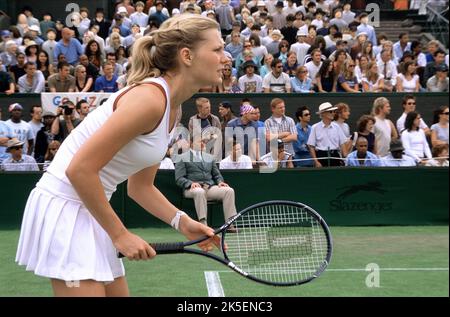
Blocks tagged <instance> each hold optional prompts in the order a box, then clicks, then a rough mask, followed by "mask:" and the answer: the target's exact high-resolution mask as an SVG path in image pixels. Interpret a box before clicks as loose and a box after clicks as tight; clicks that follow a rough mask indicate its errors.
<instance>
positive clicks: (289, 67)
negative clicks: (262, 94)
mask: <svg viewBox="0 0 450 317" xmlns="http://www.w3.org/2000/svg"><path fill="white" fill-rule="evenodd" d="M297 66H298V64H297V54H296V53H295V52H289V53H288V57H287V60H286V63H284V65H283V72H285V73H286V74H288V75H289V77H291V78H292V77H295V74H296V70H297Z"/></svg>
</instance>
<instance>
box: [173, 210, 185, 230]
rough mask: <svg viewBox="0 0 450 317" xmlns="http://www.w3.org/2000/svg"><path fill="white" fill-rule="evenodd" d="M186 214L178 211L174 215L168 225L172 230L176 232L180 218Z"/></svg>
mask: <svg viewBox="0 0 450 317" xmlns="http://www.w3.org/2000/svg"><path fill="white" fill-rule="evenodd" d="M185 214H186V213H185V212H184V211H181V210H178V211H177V213H176V214H175V217H173V218H172V221H171V222H170V225H171V226H172V228H174V229H176V230H178V227H179V225H180V217H181V216H183V215H185Z"/></svg>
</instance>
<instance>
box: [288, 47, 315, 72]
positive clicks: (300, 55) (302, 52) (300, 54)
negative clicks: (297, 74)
mask: <svg viewBox="0 0 450 317" xmlns="http://www.w3.org/2000/svg"><path fill="white" fill-rule="evenodd" d="M310 47H311V45H309V44H307V43H299V42H297V43H294V44H292V45H291V48H290V51H291V52H295V53H296V54H297V64H298V65H299V66H303V64H304V61H305V56H306V54H307V53H308V50H309V48H310Z"/></svg>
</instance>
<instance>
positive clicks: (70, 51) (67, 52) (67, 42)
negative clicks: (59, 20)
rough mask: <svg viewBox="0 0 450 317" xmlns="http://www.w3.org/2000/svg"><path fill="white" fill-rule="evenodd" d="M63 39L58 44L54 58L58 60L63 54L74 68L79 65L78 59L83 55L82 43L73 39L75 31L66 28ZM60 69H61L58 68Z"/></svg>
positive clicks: (62, 34)
mask: <svg viewBox="0 0 450 317" xmlns="http://www.w3.org/2000/svg"><path fill="white" fill-rule="evenodd" d="M61 36H62V39H61V40H60V41H59V42H58V43H57V44H56V47H55V50H54V52H53V57H54V58H55V59H58V55H59V54H61V53H63V54H64V56H65V57H66V59H67V63H69V64H70V65H72V66H74V65H75V64H76V63H78V58H79V57H80V55H81V54H83V48H82V46H81V44H80V42H79V41H78V40H77V39H75V38H73V31H72V30H71V29H69V28H67V27H65V28H64V29H63V30H62V32H61ZM58 69H59V68H58Z"/></svg>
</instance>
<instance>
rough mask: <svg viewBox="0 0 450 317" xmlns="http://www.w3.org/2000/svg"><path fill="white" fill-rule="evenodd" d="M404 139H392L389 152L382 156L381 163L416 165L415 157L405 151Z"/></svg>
mask: <svg viewBox="0 0 450 317" xmlns="http://www.w3.org/2000/svg"><path fill="white" fill-rule="evenodd" d="M404 151H405V148H404V147H403V144H402V140H400V139H395V140H392V141H391V143H390V145H389V152H390V153H389V154H388V155H387V156H385V157H383V158H382V160H381V165H382V166H386V167H406V166H416V165H417V164H416V162H415V161H414V159H413V158H412V157H410V156H408V155H405V153H404Z"/></svg>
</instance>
